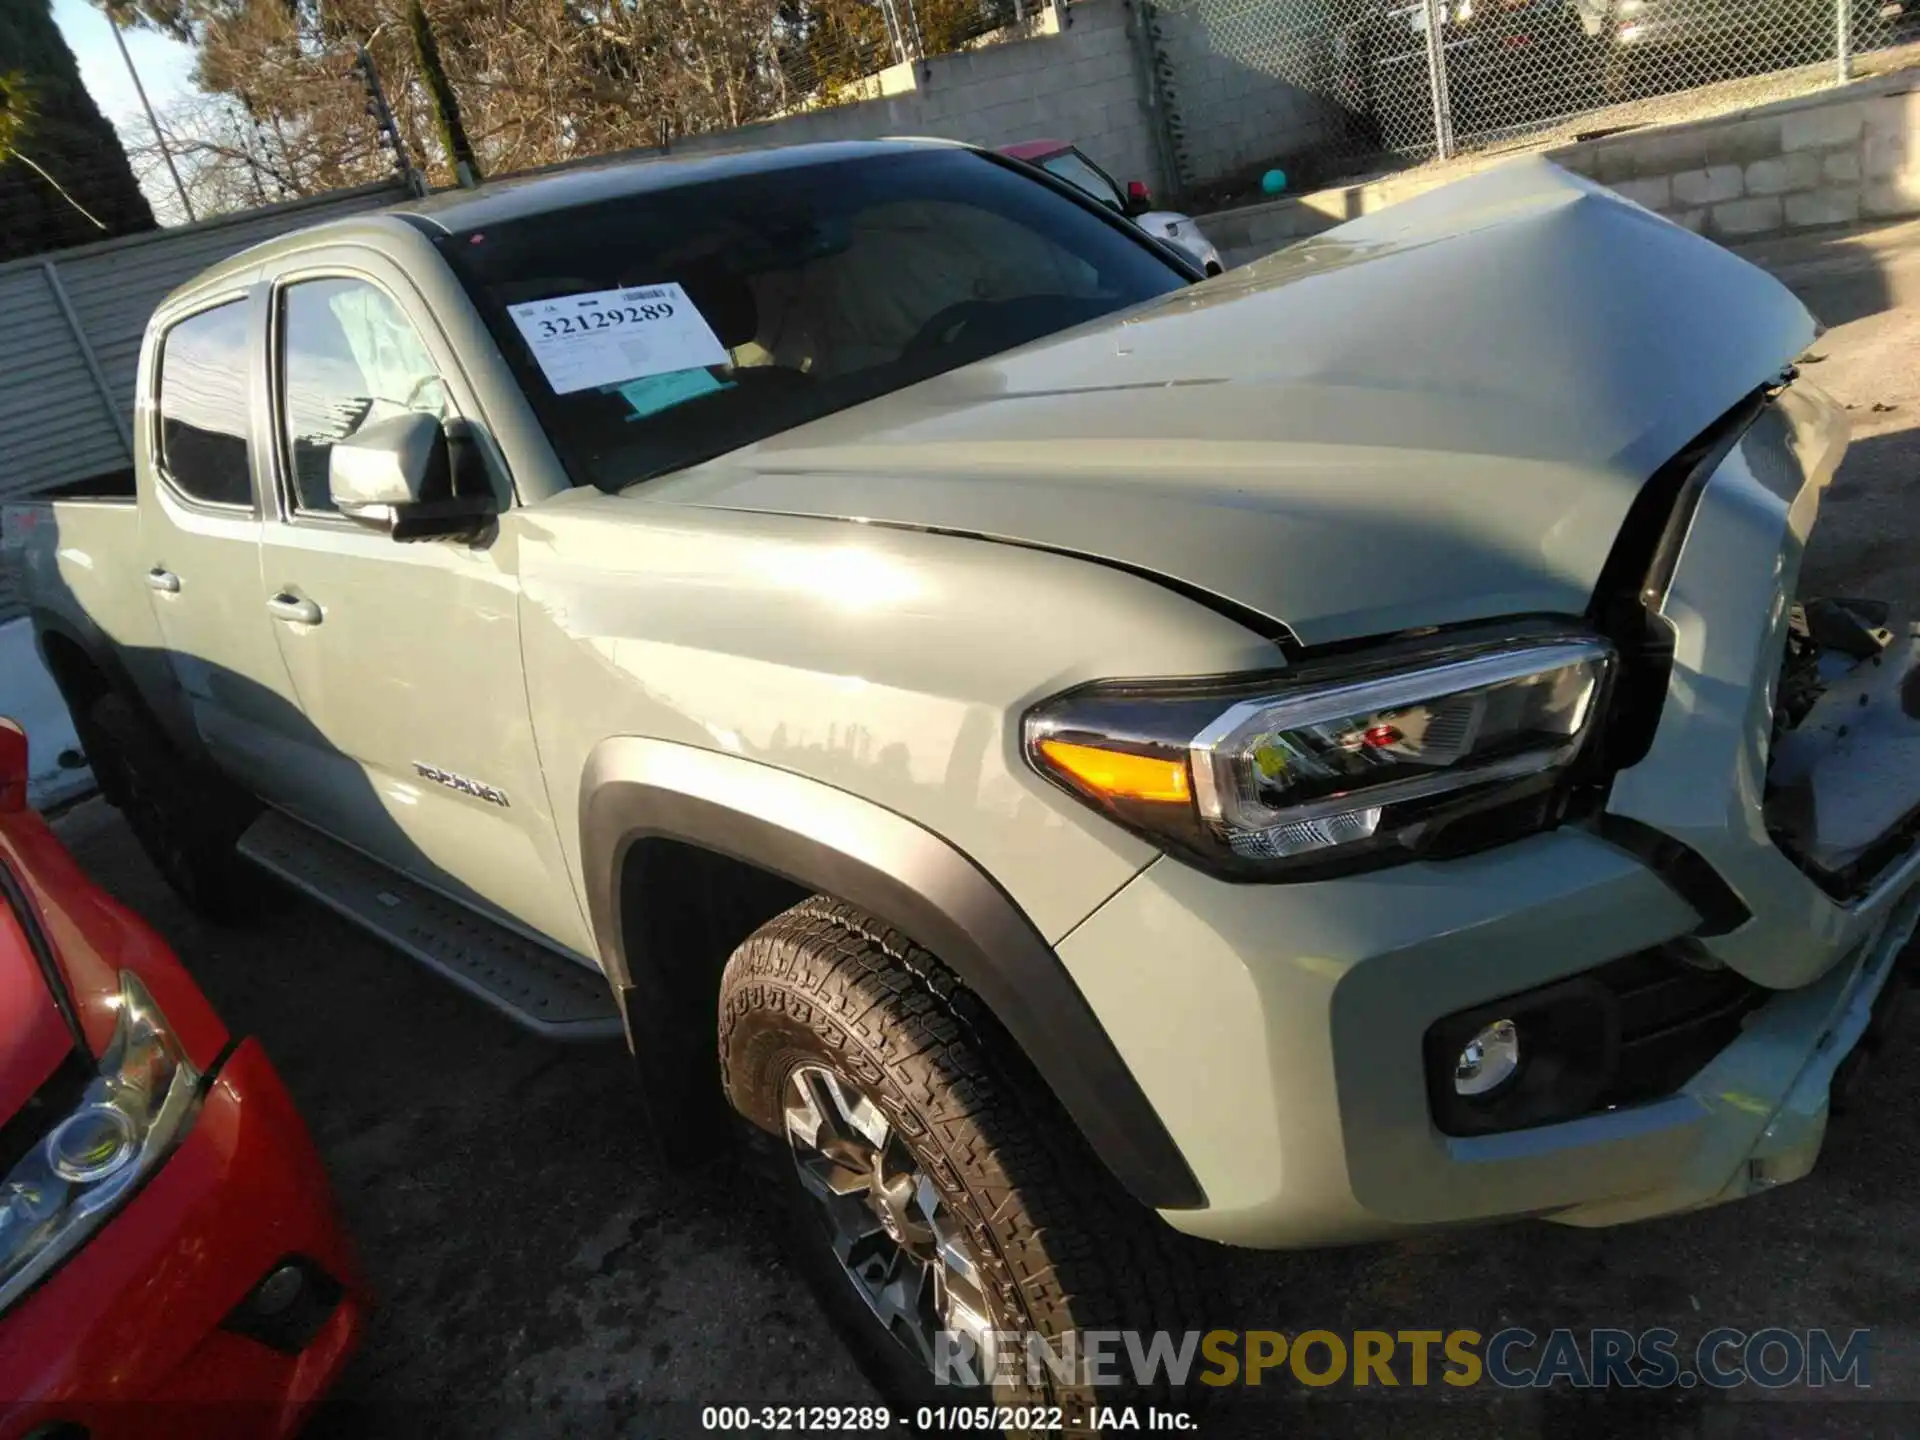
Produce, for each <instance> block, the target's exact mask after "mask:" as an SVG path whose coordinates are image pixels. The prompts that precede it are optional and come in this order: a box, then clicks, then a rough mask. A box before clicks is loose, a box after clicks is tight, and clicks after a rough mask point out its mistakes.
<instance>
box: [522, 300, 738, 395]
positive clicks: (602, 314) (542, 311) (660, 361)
mask: <svg viewBox="0 0 1920 1440" xmlns="http://www.w3.org/2000/svg"><path fill="white" fill-rule="evenodd" d="M507 314H509V315H511V316H512V317H513V323H514V324H515V325H516V326H518V327H519V330H520V333H521V335H523V336H525V337H526V341H527V346H528V348H529V349H531V350H532V351H533V358H534V359H535V360H537V361H538V362H539V364H540V373H541V374H543V375H545V376H546V377H547V383H548V384H549V385H551V386H552V387H553V393H554V394H556V395H571V394H573V393H574V392H575V391H576V390H591V389H593V388H594V387H596V386H602V385H620V384H623V383H625V382H626V381H629V380H640V379H644V378H646V377H647V376H649V375H667V374H671V373H672V372H674V371H676V370H691V369H698V368H700V367H703V366H707V365H724V364H726V363H727V359H728V356H727V347H726V346H724V345H722V344H721V343H720V337H719V336H717V335H715V334H714V333H713V327H712V326H711V325H709V324H707V321H706V317H705V316H703V315H702V314H701V313H700V312H699V311H698V310H696V309H695V308H694V306H693V302H692V301H690V300H689V299H687V292H686V291H685V290H683V289H681V288H680V286H678V285H675V284H667V285H646V286H641V287H639V288H636V289H630V290H594V291H591V292H588V293H586V294H581V295H556V296H555V297H554V298H553V299H551V300H530V301H528V302H526V303H525V304H522V305H509V306H508V307H507Z"/></svg>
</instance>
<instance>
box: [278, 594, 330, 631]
mask: <svg viewBox="0 0 1920 1440" xmlns="http://www.w3.org/2000/svg"><path fill="white" fill-rule="evenodd" d="M267 611H268V613H269V614H271V615H272V616H273V618H274V619H276V620H285V621H287V622H288V623H289V624H292V625H318V624H319V623H320V607H319V606H318V605H316V604H314V603H313V601H311V600H302V599H301V598H300V597H299V596H298V595H290V594H288V593H287V592H286V591H285V590H282V591H281V592H280V593H279V594H278V595H276V596H274V597H273V598H272V599H271V600H269V601H267Z"/></svg>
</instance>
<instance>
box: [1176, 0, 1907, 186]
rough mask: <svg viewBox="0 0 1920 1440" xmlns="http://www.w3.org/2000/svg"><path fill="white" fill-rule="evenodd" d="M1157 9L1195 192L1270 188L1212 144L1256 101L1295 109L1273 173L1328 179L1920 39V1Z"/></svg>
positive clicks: (1829, 70) (1263, 1) (1833, 71)
mask: <svg viewBox="0 0 1920 1440" xmlns="http://www.w3.org/2000/svg"><path fill="white" fill-rule="evenodd" d="M1148 9H1149V22H1150V27H1151V32H1152V35H1153V38H1154V44H1155V47H1156V56H1157V65H1156V78H1157V80H1158V82H1159V84H1160V86H1161V90H1162V94H1163V98H1164V99H1165V101H1166V102H1167V108H1168V110H1169V113H1170V114H1171V115H1173V116H1175V117H1177V118H1176V119H1175V122H1174V123H1175V126H1176V129H1175V137H1174V148H1175V151H1176V162H1177V166H1178V168H1179V169H1180V170H1181V171H1182V172H1183V173H1182V175H1181V179H1182V180H1183V181H1184V182H1185V184H1184V187H1183V188H1185V189H1186V190H1187V191H1188V192H1189V193H1206V192H1208V191H1213V192H1216V193H1226V192H1229V191H1232V190H1235V189H1236V188H1237V189H1244V188H1247V185H1248V183H1249V181H1250V180H1252V179H1253V178H1256V176H1257V170H1249V169H1247V168H1246V167H1244V166H1243V167H1240V168H1241V170H1242V173H1239V174H1233V173H1226V170H1231V169H1232V168H1233V167H1232V166H1231V165H1230V164H1229V165H1227V166H1226V167H1225V169H1223V165H1222V164H1221V163H1214V162H1217V161H1231V160H1232V159H1233V158H1235V157H1231V156H1229V157H1216V156H1209V155H1207V154H1205V153H1203V152H1204V150H1205V148H1206V145H1205V137H1206V135H1207V134H1208V133H1209V132H1210V131H1213V130H1217V129H1218V128H1219V127H1220V126H1222V125H1230V124H1233V123H1234V122H1235V117H1236V114H1237V113H1238V111H1240V110H1244V108H1245V106H1246V104H1247V103H1248V97H1249V96H1263V95H1268V94H1271V93H1272V92H1274V91H1276V90H1277V91H1284V92H1286V94H1287V95H1288V96H1289V98H1290V103H1289V104H1288V105H1287V106H1284V107H1283V106H1279V105H1277V104H1275V103H1274V102H1273V101H1271V100H1262V101H1261V102H1260V103H1262V104H1263V105H1264V106H1265V107H1266V108H1267V109H1268V110H1270V111H1271V112H1272V113H1273V114H1274V115H1275V117H1276V120H1275V123H1274V124H1273V126H1272V128H1271V134H1270V137H1269V139H1270V143H1269V145H1268V147H1267V149H1266V151H1265V152H1264V156H1263V160H1262V163H1272V164H1284V165H1285V166H1286V168H1287V169H1288V170H1290V171H1292V172H1294V180H1295V182H1307V183H1320V182H1323V181H1326V180H1329V179H1333V178H1337V177H1339V176H1341V175H1346V174H1352V173H1354V172H1356V171H1357V170H1360V169H1364V168H1366V166H1367V162H1369V161H1374V160H1379V159H1382V158H1386V157H1394V156H1399V157H1412V158H1426V157H1431V156H1435V155H1438V156H1442V157H1444V156H1448V155H1452V154H1455V153H1461V152H1467V151H1473V150H1480V149H1486V148H1489V147H1491V146H1494V145H1497V144H1499V143H1500V142H1502V141H1505V140H1508V139H1511V138H1514V137H1518V136H1522V135H1525V134H1527V133H1529V132H1533V131H1538V130H1542V129H1545V128H1547V127H1550V126H1554V125H1558V124H1560V123H1562V122H1565V121H1568V120H1571V119H1573V118H1575V117H1578V116H1582V115H1588V114H1592V113H1594V112H1600V111H1605V110H1608V109H1609V108H1610V107H1614V106H1625V105H1631V104H1635V103H1636V102H1643V101H1649V100H1654V99H1656V98H1657V97H1663V96H1673V95H1676V94H1679V93H1681V92H1686V91H1691V90H1694V89H1696V88H1698V87H1702V86H1708V85H1715V84H1718V83H1720V82H1724V81H1732V80H1739V79H1742V78H1744V77H1750V76H1760V75H1772V74H1775V73H1777V72H1786V71H1793V70H1795V69H1796V68H1797V67H1811V68H1810V69H1809V70H1808V76H1807V81H1806V84H1807V87H1808V88H1811V87H1812V86H1814V85H1817V84H1822V83H1827V82H1828V81H1830V80H1844V79H1846V78H1847V77H1848V75H1849V74H1850V71H1851V65H1852V61H1853V57H1854V56H1856V55H1859V54H1861V53H1863V52H1866V51H1870V50H1875V49H1880V48H1883V47H1886V46H1890V45H1896V44H1902V43H1905V42H1907V41H1920V0H1159V3H1157V4H1152V5H1150V6H1149V7H1148ZM1741 103H1751V101H1750V100H1744V101H1743V102H1741ZM1643 118H1647V117H1642V116H1639V115H1634V116H1632V117H1628V116H1627V115H1626V114H1625V112H1623V113H1622V116H1621V120H1622V123H1629V122H1630V120H1631V121H1639V120H1641V119H1643ZM1658 118H1662V119H1671V118H1676V117H1675V116H1673V115H1666V114H1662V115H1660V116H1659V117H1658ZM1282 122H1284V123H1282ZM1599 123H1605V120H1604V119H1602V120H1601V121H1600V122H1599ZM1289 188H1290V189H1297V188H1300V186H1299V183H1293V184H1290V185H1289Z"/></svg>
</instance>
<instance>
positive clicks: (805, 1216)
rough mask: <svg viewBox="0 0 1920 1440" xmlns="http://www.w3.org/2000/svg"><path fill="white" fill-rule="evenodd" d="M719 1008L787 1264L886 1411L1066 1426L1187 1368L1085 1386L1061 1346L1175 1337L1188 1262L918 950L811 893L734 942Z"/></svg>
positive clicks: (1190, 1254) (1183, 1312)
mask: <svg viewBox="0 0 1920 1440" xmlns="http://www.w3.org/2000/svg"><path fill="white" fill-rule="evenodd" d="M720 1006H721V1014H720V1058H721V1068H722V1073H723V1076H724V1078H725V1083H726V1089H727V1095H728V1098H729V1099H730V1101H731V1102H732V1104H733V1106H734V1108H735V1109H736V1110H738V1111H739V1112H740V1113H741V1114H742V1115H743V1116H745V1117H746V1119H747V1120H749V1121H751V1122H752V1124H753V1125H754V1126H755V1127H757V1129H758V1130H759V1131H760V1132H763V1134H764V1138H763V1139H759V1143H758V1145H757V1148H758V1149H759V1151H760V1153H761V1156H762V1158H763V1160H764V1161H765V1163H766V1164H767V1165H768V1167H769V1169H770V1174H769V1177H768V1178H769V1189H770V1190H771V1191H772V1192H773V1193H774V1194H775V1195H777V1196H778V1200H779V1204H780V1206H781V1209H782V1211H783V1212H784V1214H785V1216H786V1218H787V1219H788V1221H789V1222H790V1224H789V1226H788V1230H789V1240H790V1249H791V1253H792V1255H793V1258H794V1260H795V1261H796V1263H797V1264H798V1265H799V1266H800V1268H801V1269H802V1270H803V1271H804V1272H805V1273H806V1275H807V1276H808V1278H809V1280H810V1281H811V1282H812V1284H813V1287H814V1289H815V1292H816V1294H817V1295H818V1297H819V1299H820V1301H821V1303H822V1305H823V1307H824V1308H825V1309H826V1311H827V1313H828V1315H829V1317H830V1318H831V1319H832V1320H833V1321H834V1322H835V1324H836V1326H837V1328H838V1329H839V1330H840V1332H841V1333H842V1335H843V1336H844V1337H845V1338H846V1339H847V1340H848V1342H849V1344H850V1345H851V1346H852V1348H853V1350H854V1352H855V1356H856V1358H857V1359H858V1360H859V1362H860V1364H861V1366H862V1368H863V1369H864V1370H865V1371H866V1373H867V1374H868V1376H869V1377H870V1378H871V1379H872V1380H873V1381H874V1383H875V1385H876V1386H877V1387H878V1388H879V1389H880V1390H881V1392H882V1394H883V1395H885V1397H886V1398H887V1399H888V1400H889V1401H890V1402H891V1403H893V1404H896V1405H900V1406H906V1407H918V1406H922V1405H932V1406H938V1405H948V1406H951V1405H955V1404H964V1403H969V1402H970V1401H974V1400H985V1399H991V1401H992V1402H994V1403H995V1404H998V1405H1002V1406H1015V1407H1022V1406H1024V1407H1035V1406H1039V1407H1043V1408H1044V1407H1052V1406H1058V1407H1061V1409H1062V1410H1064V1411H1065V1412H1066V1413H1065V1416H1064V1417H1063V1418H1064V1419H1065V1421H1066V1422H1067V1423H1068V1424H1069V1426H1070V1427H1073V1428H1081V1426H1083V1425H1084V1423H1085V1422H1084V1418H1083V1417H1085V1416H1086V1415H1088V1414H1089V1413H1090V1410H1091V1408H1092V1407H1093V1406H1094V1405H1096V1404H1098V1405H1117V1404H1128V1403H1136V1402H1147V1401H1152V1400H1155V1399H1165V1398H1167V1396H1168V1394H1169V1393H1170V1391H1171V1390H1172V1389H1173V1388H1174V1387H1175V1386H1176V1385H1178V1384H1179V1383H1180V1382H1181V1381H1183V1380H1184V1378H1185V1377H1184V1376H1178V1377H1169V1376H1167V1375H1165V1374H1164V1373H1160V1374H1156V1375H1154V1376H1151V1377H1143V1376H1138V1375H1132V1374H1128V1375H1125V1376H1124V1378H1123V1379H1122V1381H1121V1383H1119V1384H1117V1385H1116V1384H1102V1385H1100V1386H1099V1387H1098V1388H1097V1390H1096V1388H1095V1387H1094V1386H1092V1385H1090V1384H1089V1383H1087V1371H1086V1368H1085V1366H1084V1365H1080V1364H1076V1362H1075V1360H1074V1358H1073V1357H1074V1356H1075V1355H1076V1354H1077V1353H1078V1352H1077V1351H1076V1348H1075V1347H1076V1345H1077V1343H1078V1342H1077V1339H1076V1338H1075V1337H1076V1336H1077V1335H1078V1334H1081V1333H1084V1332H1088V1331H1098V1330H1107V1331H1115V1330H1133V1331H1139V1332H1147V1333H1150V1332H1153V1331H1157V1330H1167V1331H1171V1332H1173V1333H1174V1337H1175V1342H1176V1344H1178V1342H1179V1338H1180V1336H1181V1335H1182V1334H1183V1333H1184V1331H1185V1330H1186V1329H1187V1326H1188V1321H1189V1319H1190V1318H1191V1316H1192V1315H1193V1313H1194V1311H1195V1310H1196V1309H1197V1308H1198V1305H1199V1303H1200V1301H1201V1294H1202V1288H1203V1285H1202V1279H1201V1277H1202V1275H1203V1274H1204V1272H1205V1270H1206V1268H1207V1261H1208V1257H1207V1256H1206V1255H1204V1254H1203V1253H1201V1252H1202V1247H1201V1246H1199V1245H1198V1243H1197V1242H1192V1241H1188V1240H1186V1239H1185V1237H1182V1236H1179V1235H1176V1234H1175V1233H1174V1232H1173V1231H1172V1230H1171V1229H1169V1228H1168V1227H1167V1226H1166V1224H1165V1223H1164V1222H1162V1221H1161V1220H1160V1218H1159V1217H1158V1216H1157V1215H1155V1214H1153V1213H1152V1211H1150V1210H1148V1209H1146V1208H1145V1207H1143V1206H1141V1205H1139V1204H1138V1203H1137V1202H1135V1201H1134V1200H1133V1199H1132V1198H1131V1197H1129V1196H1127V1195H1126V1194H1125V1193H1124V1192H1122V1191H1121V1190H1120V1188H1119V1186H1118V1184H1117V1183H1116V1182H1115V1181H1114V1180H1113V1179H1112V1177H1111V1176H1110V1175H1109V1174H1108V1173H1107V1171H1106V1169H1105V1167H1104V1166H1102V1165H1101V1163H1100V1161H1099V1160H1098V1159H1097V1158H1096V1157H1095V1156H1094V1155H1093V1154H1092V1153H1090V1152H1089V1150H1088V1149H1087V1147H1086V1145H1085V1142H1084V1141H1083V1140H1082V1139H1081V1137H1080V1135H1079V1133H1078V1131H1077V1130H1076V1129H1075V1128H1074V1127H1073V1126H1072V1124H1071V1122H1070V1121H1068V1119H1067V1118H1066V1116H1065V1114H1064V1113H1063V1112H1062V1111H1061V1110H1060V1109H1059V1107H1058V1105H1057V1104H1056V1102H1054V1100H1053V1098H1052V1096H1051V1094H1050V1093H1048V1092H1047V1091H1046V1090H1045V1089H1044V1087H1043V1086H1042V1085H1041V1083H1040V1082H1039V1081H1038V1079H1037V1077H1036V1076H1035V1075H1034V1074H1033V1073H1032V1072H1031V1070H1030V1068H1029V1067H1028V1066H1027V1065H1026V1064H1025V1063H1024V1061H1023V1059H1022V1058H1021V1057H1019V1056H1018V1055H1017V1054H1015V1053H1014V1052H1013V1051H1012V1049H1011V1047H1010V1046H1009V1045H1008V1044H1007V1042H1006V1041H1005V1040H1004V1037H1001V1036H999V1035H998V1034H997V1033H996V1032H995V1031H994V1029H993V1027H992V1025H991V1022H990V1019H989V1018H988V1017H985V1016H983V1015H981V1014H980V1013H979V1011H978V1007H977V1004H975V1003H974V1002H973V1001H972V999H971V997H970V996H969V995H968V994H967V992H965V991H964V990H963V989H961V988H960V987H959V986H958V985H957V983H956V982H955V980H954V977H953V976H952V975H951V974H950V973H949V972H948V971H947V970H946V969H945V968H944V967H943V966H942V965H941V964H940V962H939V961H938V960H936V959H935V958H934V957H933V956H932V955H930V954H928V953H927V952H926V951H924V950H922V949H920V948H919V947H918V946H916V945H915V944H913V942H911V941H910V940H908V939H906V938H905V937H904V936H902V935H901V934H899V933H898V932H896V931H894V930H891V929H889V928H887V927H885V926H883V925H881V924H879V923H877V922H875V921H874V920H872V919H871V918H869V917H867V916H866V915H864V914H863V913H862V912H860V911H858V910H856V909H854V908H853V907H851V906H848V905H845V904H843V903H840V902H837V901H832V900H829V899H826V898H824V897H816V898H814V899H812V900H809V901H807V902H805V903H804V904H802V905H799V906H796V907H795V908H794V909H792V910H789V911H787V912H786V913H785V914H783V915H780V916H778V917H776V918H775V919H774V920H772V921H771V922H769V923H768V924H767V925H766V926H764V927H763V928H762V929H760V930H759V931H757V932H756V933H755V934H754V935H752V936H750V937H749V938H748V939H747V941H746V942H745V943H744V944H743V945H742V946H741V947H740V948H739V949H738V950H737V951H735V952H734V955H733V958H732V960H731V961H730V962H729V963H728V966H727V970H726V975H725V977H724V979H723V981H722V984H721V992H720ZM757 1138H758V1137H757ZM1140 1343H1142V1344H1143V1345H1144V1344H1145V1343H1146V1335H1145V1334H1143V1335H1142V1339H1141V1342H1140ZM1009 1347H1011V1349H1009ZM1041 1347H1044V1350H1043V1349H1042V1348H1041ZM1049 1354H1051V1355H1052V1356H1053V1357H1054V1358H1055V1359H1056V1360H1060V1359H1062V1358H1064V1359H1065V1363H1066V1366H1067V1367H1068V1368H1067V1371H1066V1373H1064V1374H1063V1373H1061V1371H1060V1370H1059V1369H1058V1368H1056V1367H1055V1366H1054V1365H1053V1364H1051V1363H1050V1362H1049V1361H1048V1360H1047V1355H1049ZM1115 1358H1117V1359H1118V1361H1119V1363H1118V1365H1117V1366H1111V1363H1110V1368H1117V1369H1118V1370H1120V1371H1122V1372H1125V1371H1128V1370H1129V1369H1130V1366H1129V1364H1128V1363H1127V1361H1126V1349H1125V1348H1124V1347H1120V1348H1119V1353H1118V1356H1117V1357H1115ZM1076 1417H1082V1418H1081V1419H1080V1420H1079V1423H1078V1424H1076ZM1036 1418H1037V1417H1036Z"/></svg>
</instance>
